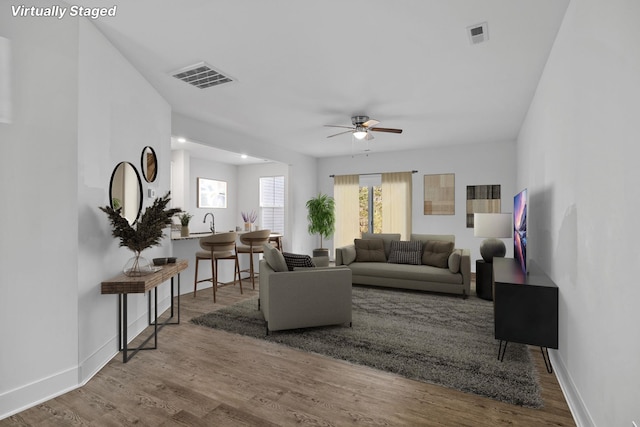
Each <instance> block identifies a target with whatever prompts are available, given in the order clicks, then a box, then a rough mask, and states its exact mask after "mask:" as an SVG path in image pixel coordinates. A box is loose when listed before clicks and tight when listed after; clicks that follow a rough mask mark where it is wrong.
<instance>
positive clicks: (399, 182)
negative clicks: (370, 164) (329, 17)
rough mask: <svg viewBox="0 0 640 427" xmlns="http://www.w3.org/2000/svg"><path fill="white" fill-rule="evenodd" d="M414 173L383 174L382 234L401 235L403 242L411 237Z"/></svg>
mask: <svg viewBox="0 0 640 427" xmlns="http://www.w3.org/2000/svg"><path fill="white" fill-rule="evenodd" d="M412 181H413V178H412V173H411V172H392V173H383V174H382V232H383V233H400V238H401V239H402V240H409V238H410V237H411V197H412V190H411V189H412Z"/></svg>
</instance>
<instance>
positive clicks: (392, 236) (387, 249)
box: [362, 233, 400, 258]
mask: <svg viewBox="0 0 640 427" xmlns="http://www.w3.org/2000/svg"><path fill="white" fill-rule="evenodd" d="M362 238H363V239H382V240H383V241H384V256H385V257H386V258H389V255H390V254H391V242H393V241H394V240H400V233H362Z"/></svg>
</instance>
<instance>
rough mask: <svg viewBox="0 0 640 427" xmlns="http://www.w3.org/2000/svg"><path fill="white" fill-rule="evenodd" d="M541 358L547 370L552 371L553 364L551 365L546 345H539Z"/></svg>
mask: <svg viewBox="0 0 640 427" xmlns="http://www.w3.org/2000/svg"><path fill="white" fill-rule="evenodd" d="M540 352H541V353H542V358H543V359H544V366H545V367H546V368H547V372H548V373H550V374H552V373H553V366H551V359H549V349H548V348H547V347H540Z"/></svg>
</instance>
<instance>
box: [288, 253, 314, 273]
mask: <svg viewBox="0 0 640 427" xmlns="http://www.w3.org/2000/svg"><path fill="white" fill-rule="evenodd" d="M282 255H283V256H284V261H285V262H286V263H287V267H288V268H289V271H293V270H294V269H295V268H296V267H315V265H314V264H313V260H312V259H311V257H310V256H309V255H300V254H292V253H289V252H284V253H283V254H282Z"/></svg>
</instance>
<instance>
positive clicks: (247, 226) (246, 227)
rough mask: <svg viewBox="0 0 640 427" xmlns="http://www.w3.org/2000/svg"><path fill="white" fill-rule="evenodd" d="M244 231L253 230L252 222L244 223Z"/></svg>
mask: <svg viewBox="0 0 640 427" xmlns="http://www.w3.org/2000/svg"><path fill="white" fill-rule="evenodd" d="M244 231H251V223H250V222H245V223H244Z"/></svg>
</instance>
